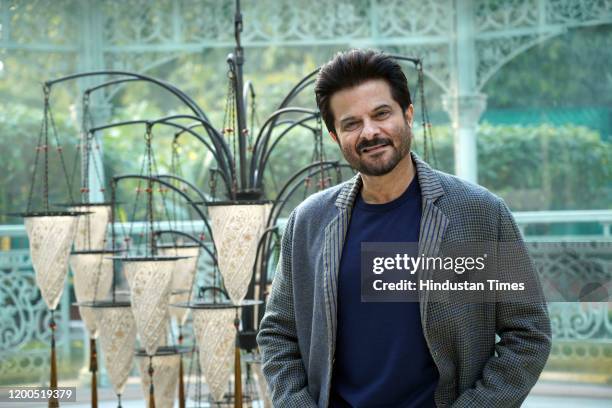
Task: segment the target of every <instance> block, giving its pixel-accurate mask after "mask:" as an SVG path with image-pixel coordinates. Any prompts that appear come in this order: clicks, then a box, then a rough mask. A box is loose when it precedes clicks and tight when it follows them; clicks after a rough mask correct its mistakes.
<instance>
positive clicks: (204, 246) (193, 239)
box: [155, 229, 219, 265]
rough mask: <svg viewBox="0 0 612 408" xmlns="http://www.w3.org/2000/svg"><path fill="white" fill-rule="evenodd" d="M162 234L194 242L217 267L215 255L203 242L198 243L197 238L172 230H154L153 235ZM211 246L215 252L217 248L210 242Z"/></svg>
mask: <svg viewBox="0 0 612 408" xmlns="http://www.w3.org/2000/svg"><path fill="white" fill-rule="evenodd" d="M163 234H172V235H180V236H182V237H185V238H187V239H190V240H191V241H193V242H195V243H196V244H198V245H199V246H200V248H202V249H203V250H204V251H206V253H207V254H208V255H209V256H210V257H211V259H212V260H213V262H214V265H218V264H219V263H218V262H217V255H215V253H214V252H212V251H211V250H210V248H208V247H207V246H206V245H205V244H204V242H202V241H200V240H199V239H198V238H196V237H194V236H193V235H192V234H190V233H188V232H184V231H179V230H174V229H166V230H156V231H155V235H163ZM212 244H213V248H214V249H215V252H216V251H217V248H216V247H215V243H214V242H212Z"/></svg>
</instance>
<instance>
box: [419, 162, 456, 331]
mask: <svg viewBox="0 0 612 408" xmlns="http://www.w3.org/2000/svg"><path fill="white" fill-rule="evenodd" d="M412 157H413V160H414V162H415V163H416V170H417V176H418V178H419V184H420V186H421V198H422V204H421V206H422V213H421V228H420V231H419V252H418V255H425V256H432V257H435V256H437V255H438V253H439V252H440V244H441V242H442V238H443V236H444V231H445V230H446V226H447V225H448V218H447V217H446V216H445V215H444V213H443V212H442V210H440V209H439V208H438V207H437V206H436V204H435V202H436V200H437V199H438V198H439V197H440V196H442V195H444V189H443V188H442V185H441V184H440V178H439V177H438V175H437V174H436V173H435V172H434V171H433V170H432V168H431V167H429V165H428V164H427V163H425V162H424V161H422V160H421V159H419V157H418V156H416V155H415V154H413V156H412ZM431 273H432V272H431V271H427V270H425V271H424V270H422V269H421V270H420V271H419V272H418V275H419V279H428V278H429V276H430V274H431ZM428 298H429V292H428V291H419V304H420V312H421V320H422V322H423V327H426V325H425V322H426V319H427V302H428Z"/></svg>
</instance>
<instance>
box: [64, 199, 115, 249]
mask: <svg viewBox="0 0 612 408" xmlns="http://www.w3.org/2000/svg"><path fill="white" fill-rule="evenodd" d="M72 208H73V211H78V212H83V213H84V215H81V216H80V217H79V218H78V220H77V227H76V235H75V238H74V250H75V251H77V252H78V251H87V250H97V249H104V246H105V245H104V242H105V240H106V229H107V227H108V223H109V220H110V212H111V208H110V205H109V204H84V205H79V206H74V207H72Z"/></svg>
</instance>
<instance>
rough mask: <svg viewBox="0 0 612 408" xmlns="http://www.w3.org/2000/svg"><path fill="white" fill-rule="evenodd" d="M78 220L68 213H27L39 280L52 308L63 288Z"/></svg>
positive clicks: (26, 220)
mask: <svg viewBox="0 0 612 408" xmlns="http://www.w3.org/2000/svg"><path fill="white" fill-rule="evenodd" d="M76 220H77V217H74V216H65V215H49V216H36V217H25V228H26V231H27V233H28V239H29V241H30V254H31V256H32V265H33V266H34V272H35V273H36V284H37V285H38V287H39V288H40V292H41V294H42V297H43V299H44V300H45V303H46V304H47V307H48V308H49V309H50V310H55V308H56V307H57V304H58V303H59V300H60V297H61V296H62V292H63V290H64V281H65V279H66V273H67V272H68V257H69V256H70V248H71V246H72V242H73V240H74V235H75V231H76V228H75V227H76Z"/></svg>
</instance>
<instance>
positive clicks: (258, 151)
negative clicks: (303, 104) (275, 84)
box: [249, 107, 319, 186]
mask: <svg viewBox="0 0 612 408" xmlns="http://www.w3.org/2000/svg"><path fill="white" fill-rule="evenodd" d="M318 112H319V111H318V110H312V109H307V108H300V107H289V108H283V109H280V110H277V111H275V112H273V113H272V114H271V115H270V116H269V117H268V118H267V119H266V121H265V123H264V124H263V126H262V127H261V129H260V131H259V133H258V134H257V138H256V139H255V144H254V145H253V155H252V157H251V169H250V173H249V176H250V178H251V185H252V186H255V177H254V175H255V173H256V171H257V169H258V168H259V166H260V161H261V158H262V157H263V156H264V155H265V152H266V149H267V145H268V139H269V136H270V133H271V130H272V129H273V128H274V125H273V122H274V121H275V119H276V118H277V117H279V116H281V115H283V114H285V113H310V114H318ZM271 123H272V125H271V126H268V125H270V124H271ZM268 127H269V129H267V128H268ZM265 130H268V132H267V134H266V135H265V136H263V133H264V131H265ZM262 137H263V140H262ZM262 144H263V146H262Z"/></svg>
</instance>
